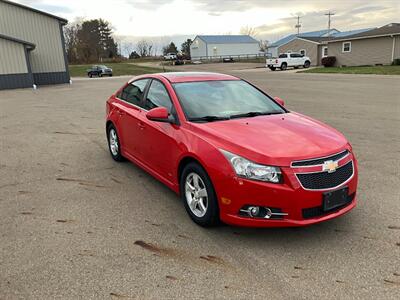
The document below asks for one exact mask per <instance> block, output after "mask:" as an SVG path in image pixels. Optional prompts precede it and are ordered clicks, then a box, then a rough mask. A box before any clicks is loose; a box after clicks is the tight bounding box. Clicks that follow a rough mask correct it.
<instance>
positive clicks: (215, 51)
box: [190, 35, 260, 60]
mask: <svg viewBox="0 0 400 300" xmlns="http://www.w3.org/2000/svg"><path fill="white" fill-rule="evenodd" d="M259 52H260V46H259V42H258V41H257V40H255V39H253V38H252V37H251V36H249V35H198V36H196V37H195V39H194V40H193V42H192V44H191V45H190V55H191V57H192V59H193V60H196V59H201V58H204V59H206V58H212V57H230V56H237V55H242V56H245V55H258V54H259Z"/></svg>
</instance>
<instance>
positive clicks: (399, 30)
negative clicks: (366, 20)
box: [329, 23, 400, 42]
mask: <svg viewBox="0 0 400 300" xmlns="http://www.w3.org/2000/svg"><path fill="white" fill-rule="evenodd" d="M391 35H400V23H390V24H387V25H385V26H382V27H379V28H374V29H371V30H368V31H364V32H361V33H357V34H353V35H349V36H346V37H340V38H335V39H332V40H330V41H329V42H336V41H344V40H346V41H347V40H356V39H363V38H373V37H379V36H391Z"/></svg>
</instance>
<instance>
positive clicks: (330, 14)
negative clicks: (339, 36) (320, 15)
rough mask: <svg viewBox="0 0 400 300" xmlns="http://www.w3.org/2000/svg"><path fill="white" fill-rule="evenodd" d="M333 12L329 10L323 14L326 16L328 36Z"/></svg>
mask: <svg viewBox="0 0 400 300" xmlns="http://www.w3.org/2000/svg"><path fill="white" fill-rule="evenodd" d="M334 15H335V13H334V12H331V11H329V12H328V13H327V14H325V16H328V37H330V35H331V16H334Z"/></svg>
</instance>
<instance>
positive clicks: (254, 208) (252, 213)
mask: <svg viewBox="0 0 400 300" xmlns="http://www.w3.org/2000/svg"><path fill="white" fill-rule="evenodd" d="M248 211H249V215H250V216H251V217H257V216H258V214H259V212H260V208H259V207H258V206H250V207H249V208H248Z"/></svg>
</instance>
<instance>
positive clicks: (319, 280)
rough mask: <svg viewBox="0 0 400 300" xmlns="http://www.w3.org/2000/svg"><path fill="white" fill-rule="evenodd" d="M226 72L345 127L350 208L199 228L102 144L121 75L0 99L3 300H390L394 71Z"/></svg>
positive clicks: (227, 68)
mask: <svg viewBox="0 0 400 300" xmlns="http://www.w3.org/2000/svg"><path fill="white" fill-rule="evenodd" d="M174 69H176V70H183V69H184V70H188V69H193V70H197V69H201V70H213V71H220V70H222V71H223V72H226V73H230V74H233V75H237V76H240V77H243V78H245V79H247V80H249V81H250V82H252V83H254V84H256V85H258V86H259V87H261V88H262V89H264V90H265V91H266V92H268V93H269V94H270V95H272V96H279V97H281V98H282V99H284V100H285V102H286V107H287V108H288V109H289V110H294V111H298V112H301V113H304V114H307V115H309V116H312V117H314V118H316V119H319V120H321V121H323V122H326V123H328V124H330V125H332V126H334V127H335V128H337V129H338V130H340V131H341V132H343V133H344V134H345V135H346V137H347V138H348V139H349V140H350V142H351V143H352V145H353V147H354V151H355V153H356V155H357V157H358V160H359V166H360V174H359V175H360V178H359V190H358V206H357V207H356V208H355V209H354V210H353V211H351V212H350V213H349V214H346V215H344V216H342V217H340V218H337V219H335V220H332V221H328V222H325V223H321V224H317V225H313V226H310V227H304V228H281V229H276V228H273V229H251V228H236V227H231V226H221V227H218V228H213V229H204V228H201V227H199V226H197V225H195V224H194V223H193V222H192V221H191V220H190V219H189V217H188V216H187V214H186V212H185V210H184V207H183V204H182V203H181V201H180V199H179V197H178V196H177V195H176V194H174V193H173V192H172V191H170V190H169V189H168V188H166V187H165V186H163V185H162V184H161V183H159V182H158V181H157V180H155V179H154V178H153V177H151V176H150V175H148V174H147V173H146V172H144V171H142V170H141V169H140V168H138V167H137V166H135V165H134V164H132V163H128V162H126V163H122V164H121V163H116V162H114V161H113V160H112V159H111V157H110V155H109V153H108V149H107V144H106V138H105V129H104V123H105V121H104V117H105V101H106V99H107V97H108V96H109V95H110V94H111V93H112V92H114V91H115V90H116V89H117V88H119V87H120V86H121V85H122V84H123V82H124V81H126V80H127V78H126V77H121V78H118V77H113V78H101V79H99V80H97V79H94V80H83V79H76V80H75V79H74V80H73V84H72V85H60V86H52V87H40V88H39V89H38V90H31V89H24V90H13V91H0V149H1V155H0V299H55V298H57V299H222V298H226V299H234V298H237V299H245V298H246V299H282V298H285V299H398V295H399V294H400V174H399V170H400V164H399V159H400V155H399V154H400V130H399V128H400V77H398V76H397V77H396V76H373V75H341V74H337V75H336V74H296V73H293V72H279V71H278V72H271V71H267V70H265V69H261V68H254V65H251V66H250V68H248V67H246V66H241V65H240V64H218V65H207V66H206V65H202V66H190V67H188V66H185V67H184V68H179V67H176V68H174Z"/></svg>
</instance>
